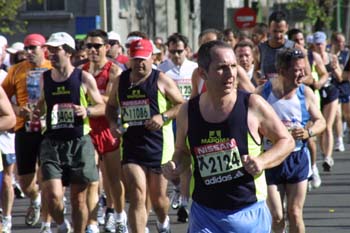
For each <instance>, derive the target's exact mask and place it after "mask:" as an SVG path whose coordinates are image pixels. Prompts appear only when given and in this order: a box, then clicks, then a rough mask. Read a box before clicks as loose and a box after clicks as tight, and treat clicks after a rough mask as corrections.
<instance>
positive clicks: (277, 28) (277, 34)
mask: <svg viewBox="0 0 350 233" xmlns="http://www.w3.org/2000/svg"><path fill="white" fill-rule="evenodd" d="M269 31H270V40H271V41H272V42H273V43H276V44H280V45H283V44H284V41H285V38H284V35H285V33H286V32H287V31H288V24H287V22H286V21H284V20H283V21H281V22H279V23H277V22H275V21H272V22H271V23H270V27H269Z"/></svg>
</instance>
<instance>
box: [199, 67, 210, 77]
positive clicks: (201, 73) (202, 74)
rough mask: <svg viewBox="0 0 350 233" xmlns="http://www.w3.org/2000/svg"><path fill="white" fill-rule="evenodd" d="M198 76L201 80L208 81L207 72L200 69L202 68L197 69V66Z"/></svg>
mask: <svg viewBox="0 0 350 233" xmlns="http://www.w3.org/2000/svg"><path fill="white" fill-rule="evenodd" d="M198 75H199V77H201V78H202V79H203V80H207V79H208V73H207V71H206V70H205V69H204V68H202V67H199V66H198Z"/></svg>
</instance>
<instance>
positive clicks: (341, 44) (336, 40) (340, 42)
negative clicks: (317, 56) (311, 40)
mask: <svg viewBox="0 0 350 233" xmlns="http://www.w3.org/2000/svg"><path fill="white" fill-rule="evenodd" d="M331 44H332V47H334V50H335V51H336V52H338V51H342V50H344V49H345V36H344V34H343V33H341V32H333V33H332V35H331Z"/></svg>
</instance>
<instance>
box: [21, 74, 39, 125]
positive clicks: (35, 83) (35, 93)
mask: <svg viewBox="0 0 350 233" xmlns="http://www.w3.org/2000/svg"><path fill="white" fill-rule="evenodd" d="M41 73H42V72H38V71H35V70H32V71H29V72H28V77H27V93H28V103H27V107H28V108H29V109H30V110H31V111H32V112H33V111H34V110H35V108H36V105H37V103H38V100H39V98H40V75H41ZM25 127H26V131H27V132H39V131H40V130H41V122H40V119H33V113H31V114H30V116H29V121H27V122H26V123H25Z"/></svg>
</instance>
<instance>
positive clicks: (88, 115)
mask: <svg viewBox="0 0 350 233" xmlns="http://www.w3.org/2000/svg"><path fill="white" fill-rule="evenodd" d="M85 110H86V116H87V117H91V112H90V109H89V108H88V107H86V108H85Z"/></svg>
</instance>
